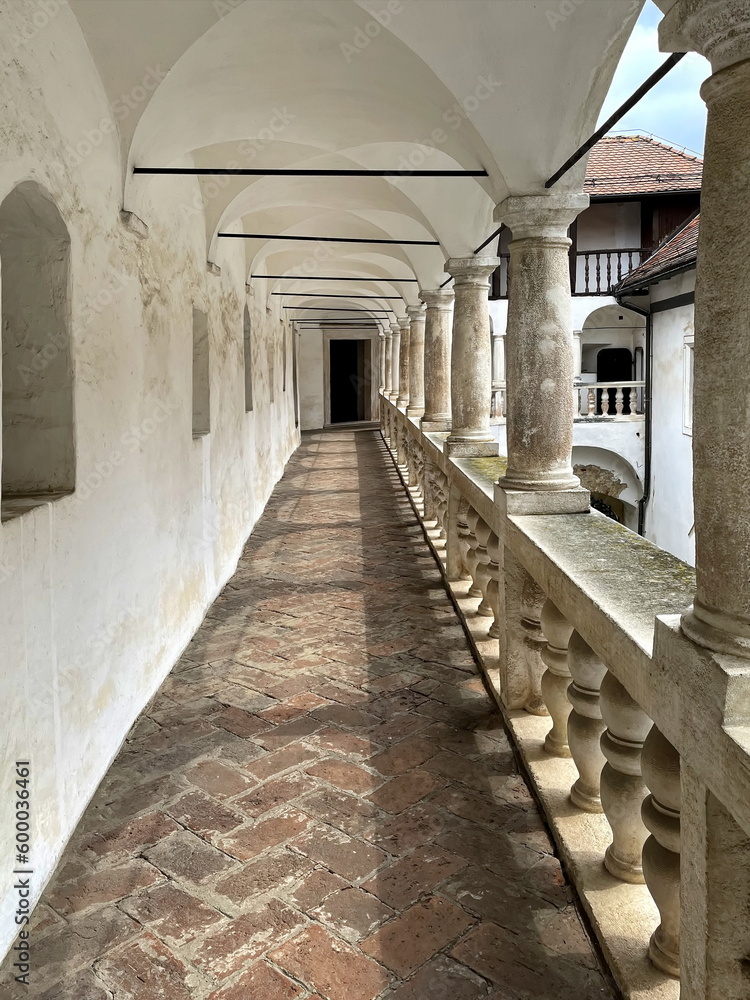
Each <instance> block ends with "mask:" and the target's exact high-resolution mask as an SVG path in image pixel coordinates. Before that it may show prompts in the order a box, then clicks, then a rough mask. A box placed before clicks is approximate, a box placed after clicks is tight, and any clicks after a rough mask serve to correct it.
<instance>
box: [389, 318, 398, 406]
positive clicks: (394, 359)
mask: <svg viewBox="0 0 750 1000" xmlns="http://www.w3.org/2000/svg"><path fill="white" fill-rule="evenodd" d="M400 372H401V327H400V326H399V325H398V323H391V391H390V392H389V393H388V398H389V399H390V401H391V402H392V403H395V402H396V400H397V399H398V386H399V376H400Z"/></svg>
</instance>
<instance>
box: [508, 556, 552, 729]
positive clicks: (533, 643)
mask: <svg viewBox="0 0 750 1000" xmlns="http://www.w3.org/2000/svg"><path fill="white" fill-rule="evenodd" d="M502 566H503V571H502V576H501V578H500V587H501V588H502V589H501V590H500V591H499V598H500V607H501V609H502V611H501V614H502V621H501V624H500V628H501V634H502V637H501V639H500V691H501V693H502V699H503V704H505V705H506V706H507V707H508V708H515V709H523V710H524V711H526V712H529V714H531V715H548V714H549V713H548V712H547V709H546V707H545V705H544V699H543V698H542V691H541V678H542V674H543V673H544V671H545V666H544V663H543V662H542V658H541V651H542V649H543V648H544V646H545V645H546V640H545V638H544V635H543V633H542V626H541V622H540V618H541V613H542V605H543V604H544V601H545V600H546V598H545V596H544V592H543V591H542V589H541V587H539V586H538V585H537V583H536V581H535V580H534V578H533V577H532V576H531V574H530V573H527V572H526V570H525V569H524V567H523V566H522V565H521V563H520V562H519V561H518V560H517V559H516V557H515V556H514V555H513V553H512V552H511V550H510V549H509V548H507V547H505V548H503V551H502Z"/></svg>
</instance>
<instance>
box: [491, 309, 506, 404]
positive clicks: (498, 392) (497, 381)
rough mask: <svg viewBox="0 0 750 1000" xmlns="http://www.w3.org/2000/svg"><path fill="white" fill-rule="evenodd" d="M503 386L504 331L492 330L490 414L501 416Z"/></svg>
mask: <svg viewBox="0 0 750 1000" xmlns="http://www.w3.org/2000/svg"><path fill="white" fill-rule="evenodd" d="M504 388H505V331H498V330H495V329H493V331H492V410H491V412H490V416H492V417H502V416H503V415H504V409H503V406H502V390H503V389H504Z"/></svg>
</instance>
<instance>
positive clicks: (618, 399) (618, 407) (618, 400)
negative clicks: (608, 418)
mask: <svg viewBox="0 0 750 1000" xmlns="http://www.w3.org/2000/svg"><path fill="white" fill-rule="evenodd" d="M622 404H623V395H622V386H618V387H617V391H616V392H615V413H616V414H617V416H618V417H621V416H622Z"/></svg>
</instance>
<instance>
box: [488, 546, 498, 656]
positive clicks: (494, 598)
mask: <svg viewBox="0 0 750 1000" xmlns="http://www.w3.org/2000/svg"><path fill="white" fill-rule="evenodd" d="M487 552H488V553H489V557H490V561H489V571H490V582H489V583H488V584H487V603H488V604H489V606H490V607H491V608H492V617H493V619H494V621H493V622H492V624H491V625H490V629H489V632H488V633H487V634H488V635H489V637H490V638H491V639H499V638H500V539H499V538H498V537H497V535H496V534H495V532H494V531H491V532H490V537H489V538H488V539H487Z"/></svg>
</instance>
